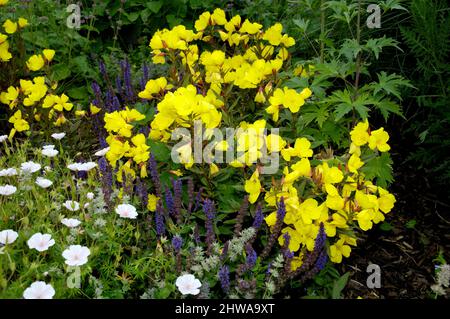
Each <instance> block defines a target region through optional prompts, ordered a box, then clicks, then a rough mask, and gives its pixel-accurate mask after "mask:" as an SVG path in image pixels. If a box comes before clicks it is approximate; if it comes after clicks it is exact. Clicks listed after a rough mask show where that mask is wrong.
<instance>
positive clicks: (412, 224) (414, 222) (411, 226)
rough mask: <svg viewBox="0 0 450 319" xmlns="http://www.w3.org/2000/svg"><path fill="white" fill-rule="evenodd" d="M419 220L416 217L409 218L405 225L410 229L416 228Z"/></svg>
mask: <svg viewBox="0 0 450 319" xmlns="http://www.w3.org/2000/svg"><path fill="white" fill-rule="evenodd" d="M416 224H417V221H416V220H415V219H411V220H408V222H407V223H406V224H405V227H406V228H408V229H414V227H416Z"/></svg>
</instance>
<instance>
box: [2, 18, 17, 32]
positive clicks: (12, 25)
mask: <svg viewBox="0 0 450 319" xmlns="http://www.w3.org/2000/svg"><path fill="white" fill-rule="evenodd" d="M3 28H5V32H6V33H8V34H13V33H15V32H16V31H17V22H12V21H11V20H9V19H7V20H6V21H5V23H3Z"/></svg>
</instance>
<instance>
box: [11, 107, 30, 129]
mask: <svg viewBox="0 0 450 319" xmlns="http://www.w3.org/2000/svg"><path fill="white" fill-rule="evenodd" d="M9 123H12V124H14V129H15V130H16V131H17V132H23V131H27V130H29V129H30V125H29V124H28V122H27V121H26V120H24V119H23V118H22V111H20V110H18V111H16V113H14V115H13V116H11V117H10V118H9Z"/></svg>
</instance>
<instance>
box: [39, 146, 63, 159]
mask: <svg viewBox="0 0 450 319" xmlns="http://www.w3.org/2000/svg"><path fill="white" fill-rule="evenodd" d="M47 146H48V145H47ZM52 146H53V145H52ZM41 154H42V155H44V156H47V157H55V156H56V155H58V154H59V152H58V151H57V150H55V149H54V148H52V147H47V148H46V147H45V146H44V148H43V149H42V151H41Z"/></svg>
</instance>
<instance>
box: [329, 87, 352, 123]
mask: <svg viewBox="0 0 450 319" xmlns="http://www.w3.org/2000/svg"><path fill="white" fill-rule="evenodd" d="M328 100H329V101H330V102H331V103H333V104H337V107H336V110H335V111H334V114H335V121H336V122H337V121H339V120H340V119H341V118H342V117H344V116H345V115H346V114H347V113H349V112H350V111H352V110H353V102H352V98H351V96H350V92H349V91H348V90H344V91H340V90H339V91H334V92H333V95H332V96H331V97H330V98H329V99H328Z"/></svg>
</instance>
